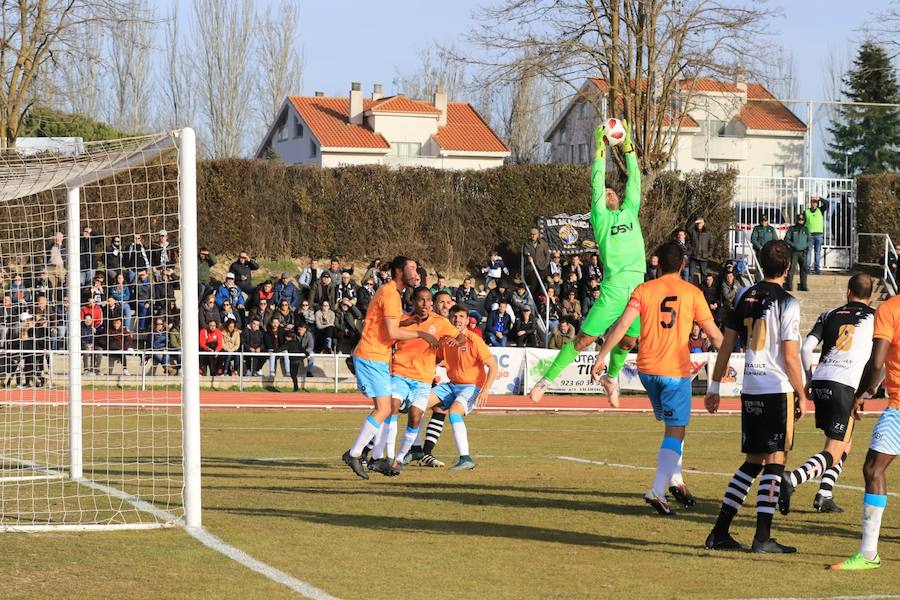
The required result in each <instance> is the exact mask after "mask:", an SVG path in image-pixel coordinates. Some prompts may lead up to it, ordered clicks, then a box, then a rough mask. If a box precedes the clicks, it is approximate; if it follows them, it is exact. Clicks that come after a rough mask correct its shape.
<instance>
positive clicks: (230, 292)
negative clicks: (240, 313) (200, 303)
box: [216, 272, 244, 309]
mask: <svg viewBox="0 0 900 600" xmlns="http://www.w3.org/2000/svg"><path fill="white" fill-rule="evenodd" d="M226 300H230V301H231V306H232V307H234V308H235V309H242V308H244V294H243V292H241V288H239V287H238V286H237V284H236V283H235V277H234V273H231V272H229V273H228V274H227V275H225V283H223V284H222V285H220V286H219V289H218V290H217V291H216V306H218V307H219V308H220V309H221V308H222V303H223V302H225V301H226Z"/></svg>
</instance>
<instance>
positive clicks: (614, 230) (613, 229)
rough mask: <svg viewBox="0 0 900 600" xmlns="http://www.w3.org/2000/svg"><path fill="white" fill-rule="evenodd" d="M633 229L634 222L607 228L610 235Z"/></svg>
mask: <svg viewBox="0 0 900 600" xmlns="http://www.w3.org/2000/svg"><path fill="white" fill-rule="evenodd" d="M633 229H634V223H623V224H622V225H613V226H612V227H610V228H609V234H610V235H619V234H620V233H628V232H629V231H632V230H633Z"/></svg>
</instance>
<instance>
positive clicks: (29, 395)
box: [0, 389, 886, 414]
mask: <svg viewBox="0 0 900 600" xmlns="http://www.w3.org/2000/svg"><path fill="white" fill-rule="evenodd" d="M3 392H4V393H2V394H0V404H26V405H27V404H41V405H53V404H64V403H65V402H66V395H65V392H64V391H63V390H41V389H38V390H3ZM83 394H84V395H83V398H82V402H83V403H85V404H91V405H98V406H140V407H143V408H166V407H174V406H178V405H179V404H180V402H181V397H180V393H179V392H177V391H159V390H155V391H149V390H148V391H143V392H142V391H140V390H105V389H103V390H90V389H86V390H84V392H83ZM200 405H201V407H203V408H209V409H213V408H231V409H240V408H278V409H301V410H302V409H306V410H322V409H325V410H331V409H344V410H346V409H367V408H370V407H371V402H370V401H369V400H368V399H367V398H364V397H363V396H362V395H360V394H358V393H355V392H348V393H337V394H334V393H321V392H317V393H309V392H300V393H296V394H295V393H290V392H240V391H201V392H200ZM885 405H886V401H885V400H869V401H868V402H867V403H866V409H867V411H868V412H880V411H881V410H882V409H883V408H884V407H885ZM480 410H482V411H487V412H620V413H629V412H650V411H651V408H650V400H649V399H648V398H647V396H639V395H635V396H632V395H623V396H622V397H621V398H620V406H619V408H615V409H614V408H611V407H610V406H609V403H608V402H607V400H606V397H605V396H587V395H584V396H582V395H570V396H545V397H544V399H543V401H542V402H540V403H539V404H535V403H534V402H532V401H531V399H529V398H528V397H527V396H491V397H490V399H489V400H488V406H486V407H485V408H482V409H480ZM691 410H692V411H693V412H695V413H705V412H706V410H705V408H704V406H703V398H702V397H700V396H695V397H694V398H693V401H692V404H691ZM719 412H720V413H724V414H734V413H737V412H740V401H739V399H738V398H723V399H722V404H721V406H720V408H719Z"/></svg>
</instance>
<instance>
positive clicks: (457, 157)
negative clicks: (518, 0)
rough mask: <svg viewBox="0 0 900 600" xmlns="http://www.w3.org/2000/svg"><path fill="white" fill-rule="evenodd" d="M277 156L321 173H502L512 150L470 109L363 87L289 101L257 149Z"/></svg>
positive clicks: (439, 98)
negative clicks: (358, 169) (368, 168)
mask: <svg viewBox="0 0 900 600" xmlns="http://www.w3.org/2000/svg"><path fill="white" fill-rule="evenodd" d="M269 150H274V151H275V152H276V153H277V154H278V156H279V157H280V158H281V159H282V160H284V161H285V162H287V163H292V164H310V165H318V166H320V167H338V166H343V165H370V164H377V165H388V166H397V167H399V166H410V167H435V168H439V169H489V168H491V167H499V166H500V165H502V164H503V160H504V159H505V158H506V157H507V156H509V149H508V148H507V147H506V145H505V144H504V143H503V141H502V140H501V139H500V138H499V137H497V135H496V134H495V133H494V132H493V130H492V129H491V128H490V126H488V124H487V123H486V122H485V121H484V119H482V118H481V116H480V115H479V114H478V113H477V112H476V111H475V109H474V108H472V105H470V104H469V103H468V102H448V101H447V95H446V94H445V93H444V92H443V90H441V89H440V88H439V89H438V90H437V92H436V93H435V94H434V96H433V98H432V100H431V101H430V102H429V101H423V100H413V99H410V98H407V97H406V96H403V95H397V96H388V97H383V96H382V93H381V86H380V85H375V87H374V90H373V92H372V97H371V98H363V96H362V91H361V89H360V84H359V83H353V84H352V85H351V89H350V94H349V96H347V97H344V98H329V97H326V96H324V95H322V94H321V93H319V92H316V94H315V95H314V96H288V97H287V98H286V99H285V101H284V103H283V104H282V106H281V110H280V111H279V112H278V118H277V119H275V122H274V123H273V124H272V125H271V126H270V127H269V130H268V132H267V133H266V137H265V138H264V139H263V141H262V143H261V144H260V145H259V147H258V148H257V150H256V156H257V157H258V158H262V157H264V156H266V155H267V154H268V152H269Z"/></svg>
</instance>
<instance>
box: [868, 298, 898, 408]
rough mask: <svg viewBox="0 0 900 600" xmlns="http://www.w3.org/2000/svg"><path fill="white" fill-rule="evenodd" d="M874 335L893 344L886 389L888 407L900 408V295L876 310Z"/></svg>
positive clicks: (889, 352)
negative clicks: (888, 398) (888, 397)
mask: <svg viewBox="0 0 900 600" xmlns="http://www.w3.org/2000/svg"><path fill="white" fill-rule="evenodd" d="M873 337H874V338H875V339H876V340H887V341H888V342H890V344H891V346H890V348H888V353H887V358H886V359H885V361H884V366H885V370H886V372H887V374H886V375H885V378H884V389H886V390H887V393H888V396H890V400H888V407H890V408H900V296H894V297H893V298H891V299H890V300H888V301H887V302H884V303H883V304H882V305H881V306H879V307H878V310H876V311H875V333H874V334H873Z"/></svg>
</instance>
